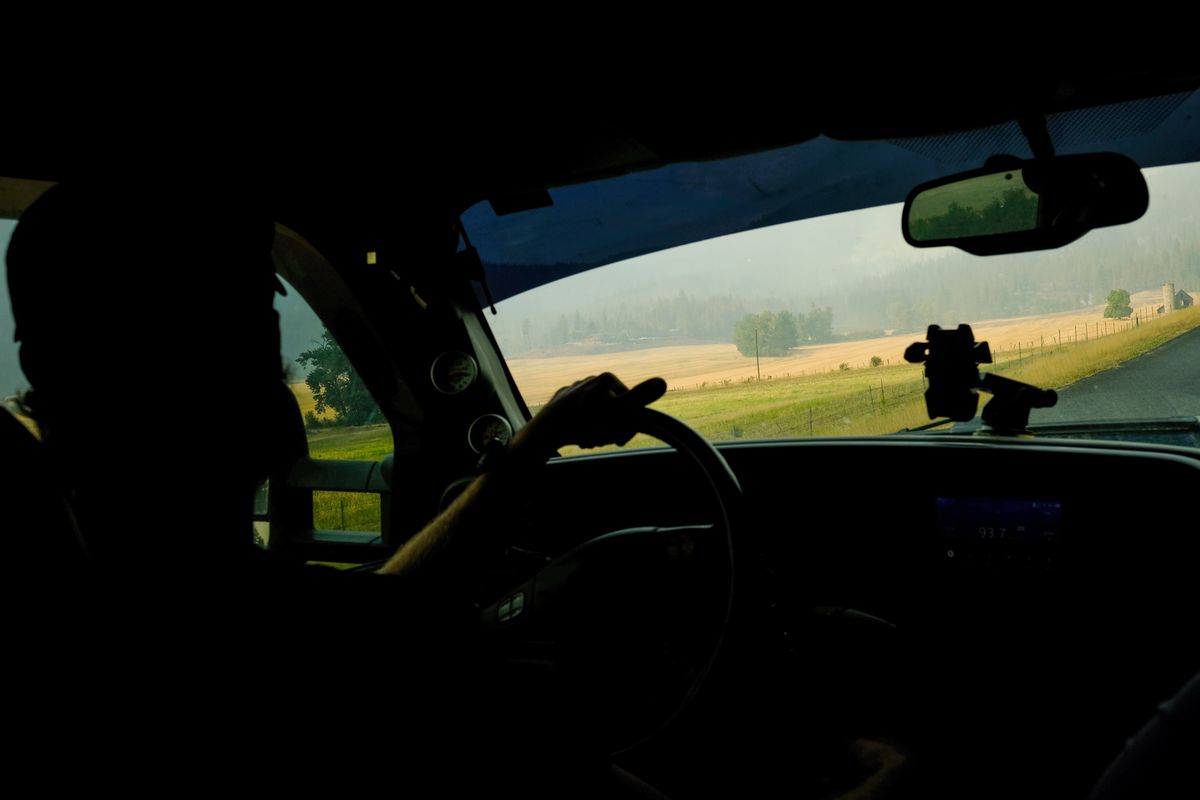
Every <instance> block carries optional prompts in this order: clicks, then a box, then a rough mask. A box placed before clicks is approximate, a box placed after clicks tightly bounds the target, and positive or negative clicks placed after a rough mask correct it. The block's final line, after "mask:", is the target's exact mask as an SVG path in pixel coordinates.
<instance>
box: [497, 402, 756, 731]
mask: <svg viewBox="0 0 1200 800" xmlns="http://www.w3.org/2000/svg"><path fill="white" fill-rule="evenodd" d="M636 429H637V432H638V433H644V434H647V435H650V436H653V437H655V438H657V439H659V440H661V441H663V442H664V443H666V444H667V445H669V446H671V447H672V448H673V449H674V450H675V451H676V453H678V454H679V455H680V456H681V457H682V459H683V460H684V461H685V462H689V463H691V464H692V465H693V468H692V469H693V471H698V472H699V475H700V476H702V478H703V482H704V483H705V484H706V485H707V489H708V494H709V496H710V497H711V498H712V500H713V506H714V509H715V512H716V519H715V520H714V523H713V524H712V525H707V526H697V525H690V526H677V527H670V528H661V527H641V528H626V529H621V530H616V531H610V532H608V533H605V534H602V535H600V536H597V537H594V538H592V539H590V540H588V541H586V542H584V543H583V544H581V545H579V546H577V547H575V548H572V549H571V550H570V551H568V552H567V553H564V554H563V555H562V556H559V557H558V558H556V559H554V560H553V561H551V562H550V563H549V564H547V565H546V566H545V567H543V568H542V569H541V570H539V572H538V573H537V575H536V576H534V578H532V579H531V580H529V581H527V582H526V583H525V584H522V586H520V587H517V588H516V589H514V590H512V591H510V592H508V593H506V594H505V595H504V597H503V598H502V599H501V600H499V601H498V602H496V603H494V604H493V605H492V606H490V607H488V608H487V609H484V611H483V617H482V619H483V624H484V629H485V631H487V632H489V633H490V634H491V635H492V636H493V637H494V639H495V640H498V643H499V644H500V646H501V647H502V648H504V647H510V648H512V652H510V653H509V654H508V661H509V662H510V664H521V665H522V667H523V668H530V667H531V666H532V668H533V672H532V673H530V674H531V675H532V676H535V677H534V679H533V681H532V682H531V687H533V686H537V689H538V691H545V685H547V684H551V685H554V687H555V690H553V691H551V692H550V695H551V697H550V698H549V699H548V707H553V708H555V709H558V711H556V712H554V713H556V714H557V715H559V716H566V713H567V712H564V711H562V709H564V708H571V707H572V704H580V703H581V700H580V698H581V697H585V696H587V697H590V696H592V695H593V694H594V695H596V698H597V699H594V700H593V701H592V702H591V703H590V704H589V703H588V702H586V701H583V702H582V705H583V706H588V707H589V709H588V710H585V711H584V712H583V714H582V715H583V716H584V717H588V716H594V717H596V719H590V720H587V719H585V720H583V721H580V722H579V724H578V725H577V727H579V728H587V729H588V734H589V735H588V736H587V737H586V738H587V740H588V741H587V744H588V745H590V746H592V747H597V748H600V749H603V750H604V751H605V752H607V753H610V754H614V755H615V754H617V753H620V752H623V751H627V750H630V749H632V748H634V747H637V746H638V745H640V744H643V743H645V742H646V741H648V740H649V739H651V738H654V737H655V736H657V735H658V734H659V733H660V732H661V731H662V730H663V729H665V728H667V727H668V726H669V725H670V724H671V722H672V721H673V720H674V719H676V718H677V717H678V716H679V715H680V714H681V713H682V712H683V711H684V710H685V709H686V708H687V707H688V705H690V703H691V702H692V700H693V698H694V697H695V696H696V694H697V692H698V691H699V690H700V688H701V685H702V684H703V683H704V681H705V679H706V678H707V676H708V674H709V672H710V671H711V670H712V667H713V664H714V663H715V662H716V661H717V658H718V656H719V653H720V651H721V649H722V644H723V643H724V640H725V635H726V632H727V629H728V627H729V620H730V616H731V614H732V609H733V602H734V594H735V593H734V540H735V536H734V533H733V532H734V530H735V529H736V528H737V527H738V524H739V523H738V521H739V518H740V514H741V505H742V490H741V485H740V484H739V482H738V480H737V477H736V475H734V473H733V470H732V469H730V467H729V464H728V463H727V462H726V461H725V459H724V457H723V456H721V454H720V452H718V451H717V449H716V448H715V447H713V445H712V444H711V443H710V442H708V440H706V439H704V437H702V436H701V435H700V434H699V433H697V432H696V431H695V430H694V429H693V428H691V427H690V426H688V425H687V424H686V423H684V422H682V421H680V420H678V419H676V418H674V417H671V416H669V415H667V414H664V413H662V412H659V411H656V410H653V409H642V410H640V411H639V414H638V417H637V420H636ZM656 569H663V570H664V574H665V573H666V572H670V573H671V575H672V578H678V576H679V575H683V576H684V577H683V583H682V585H687V586H688V587H690V588H691V589H695V588H697V587H707V589H708V591H706V592H705V593H704V594H705V595H711V594H712V592H711V589H712V587H711V583H712V581H713V580H716V579H717V578H714V577H713V576H714V575H719V576H720V577H719V579H720V580H721V582H722V583H723V587H724V588H723V591H721V592H720V593H719V595H720V596H719V597H709V598H708V599H707V600H703V601H702V602H698V603H697V604H696V609H697V610H696V612H695V613H696V615H697V618H699V617H701V616H703V615H704V614H705V613H709V614H711V615H712V618H713V620H714V627H715V630H712V631H709V634H711V635H710V636H705V635H704V634H701V635H700V636H699V637H698V638H699V639H702V640H704V641H703V642H700V641H695V642H693V641H691V640H690V639H689V640H688V641H687V647H686V648H684V649H686V650H688V651H689V653H688V655H687V656H685V657H684V656H677V655H676V656H674V660H675V661H680V660H686V661H687V663H686V664H684V665H682V666H680V669H681V671H683V672H686V673H688V677H687V678H686V686H680V687H679V689H681V691H678V692H672V693H670V697H672V698H673V697H676V696H677V697H678V699H677V701H675V700H664V704H669V705H673V708H672V709H671V710H670V711H669V712H665V713H664V709H663V708H658V709H657V713H656V714H655V716H656V717H661V718H656V719H655V720H654V721H653V724H649V722H648V721H643V722H642V724H639V723H638V720H637V715H636V714H635V715H633V718H634V722H631V723H630V724H629V725H628V727H627V728H624V727H623V726H619V725H618V726H617V728H618V729H621V733H622V735H619V736H618V735H617V733H616V731H609V730H608V729H607V728H605V727H604V725H603V724H601V723H611V722H614V721H615V720H612V719H604V718H606V717H612V716H615V714H614V710H613V709H614V707H616V708H627V707H628V706H629V705H630V702H631V701H628V700H627V698H626V697H625V695H623V694H621V693H620V692H619V691H618V690H616V689H614V690H612V693H610V694H605V693H603V692H601V691H599V689H600V688H605V687H604V684H607V683H608V682H609V681H610V676H611V675H612V674H614V673H616V674H620V671H619V670H615V671H610V672H607V673H605V674H604V675H600V672H599V671H600V670H601V667H600V665H597V664H591V663H586V664H585V663H582V662H588V661H590V660H591V657H595V656H596V655H597V654H604V655H611V653H606V651H603V648H602V647H600V646H599V645H600V643H602V642H603V641H605V639H604V636H603V635H599V636H597V631H599V630H602V629H603V630H604V631H605V632H607V633H609V634H610V635H611V634H614V633H615V634H616V635H617V636H618V637H619V635H620V634H621V633H622V632H623V631H624V628H623V624H628V623H629V622H630V619H631V617H632V614H631V616H630V617H625V618H623V617H621V615H620V613H619V611H618V612H617V613H615V614H610V613H609V612H610V611H612V606H611V605H610V604H607V603H606V604H605V605H604V614H603V616H604V619H603V620H602V621H599V622H597V620H596V619H593V618H592V617H593V615H592V614H590V613H585V612H581V610H580V608H579V606H578V605H576V606H574V607H573V606H572V604H573V603H578V601H579V598H580V596H581V595H585V594H587V593H589V592H592V591H595V590H596V587H597V586H600V587H607V591H609V592H617V593H619V594H622V595H624V596H630V595H636V594H637V590H636V589H631V588H630V587H631V586H633V585H636V584H637V583H638V580H642V581H645V580H646V579H647V578H652V579H655V580H657V578H658V574H657V573H656V572H654V570H656ZM639 573H640V574H639ZM631 575H632V577H631ZM693 583H694V585H693ZM663 584H664V587H665V586H672V587H674V586H676V585H677V583H672V582H671V579H668V578H667V577H664V578H663ZM683 594H686V592H683ZM648 596H652V600H653V602H655V603H664V604H667V605H670V604H672V603H673V604H675V605H678V604H679V598H677V597H674V596H673V595H670V594H669V593H668V592H667V591H665V589H663V590H659V589H658V588H657V587H651V588H650V589H649V591H648ZM616 605H620V603H619V602H618V603H616ZM685 605H686V604H685ZM594 610H595V609H591V608H588V609H587V611H588V612H592V611H594ZM621 610H633V609H632V607H630V609H625V608H624V607H622V609H621ZM653 610H655V611H657V610H658V609H653ZM675 610H678V609H675ZM688 610H689V611H690V610H691V607H688ZM668 616H669V613H668ZM639 621H640V620H639ZM695 621H698V620H693V621H692V622H693V623H694V622H695ZM685 622H687V620H685ZM589 623H590V625H589ZM667 627H668V630H666V631H665V632H664V634H663V635H664V636H666V637H667V638H668V639H669V637H670V636H672V635H676V634H677V633H678V632H677V631H676V630H673V629H670V628H671V626H667ZM678 627H679V628H683V629H688V630H689V631H690V630H692V629H693V628H695V629H697V630H698V629H699V627H697V626H695V625H692V626H689V625H686V624H684V625H680V626H678ZM678 635H681V636H686V634H678ZM589 636H596V637H597V641H596V642H588V643H587V644H585V645H584V646H583V647H582V648H581V650H582V652H574V651H573V650H572V647H571V646H564V642H570V643H571V644H572V645H574V646H578V645H580V643H581V641H583V640H586V639H588V637H589ZM633 637H635V634H632V633H631V638H633ZM665 641H666V640H664V642H665ZM589 645H591V646H589ZM669 649H670V648H669V647H668V646H667V645H666V644H665V643H664V650H668V651H669ZM701 650H703V651H704V652H703V653H702V654H701V652H700V651H701ZM631 651H635V648H634V646H633V645H631ZM671 658H672V654H670V653H668V655H666V656H664V659H671ZM563 659H566V662H567V663H566V664H564V661H563ZM572 659H574V661H572ZM600 660H601V661H602V662H603V663H604V664H605V665H606V667H607V664H608V662H607V661H605V660H604V659H603V658H602V659H600ZM653 666H654V667H657V666H658V665H653ZM676 666H678V665H677V664H675V663H672V665H671V668H672V669H673V668H674V667H676ZM538 667H541V670H540V671H538V669H537V668H538ZM589 670H590V671H589ZM650 671H651V665H647V672H650ZM666 671H670V669H668V670H666ZM581 676H582V677H581ZM616 680H618V681H619V680H620V679H619V678H618V679H616ZM572 681H576V682H577V683H578V685H574V686H570V687H565V686H564V685H563V684H569V683H571V682H572ZM647 682H648V683H652V679H650V678H647ZM614 697H616V698H618V699H617V700H615V701H614V700H613V698H614ZM598 698H603V700H602V699H598ZM622 701H625V702H624V704H622ZM650 705H653V704H650ZM589 712H590V713H589ZM588 723H596V724H595V726H594V727H593V726H591V725H589V724H588ZM609 733H611V734H612V735H605V734H609Z"/></svg>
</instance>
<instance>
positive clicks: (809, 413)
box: [808, 406, 813, 436]
mask: <svg viewBox="0 0 1200 800" xmlns="http://www.w3.org/2000/svg"><path fill="white" fill-rule="evenodd" d="M808 435H809V436H812V435H813V427H812V406H809V407H808Z"/></svg>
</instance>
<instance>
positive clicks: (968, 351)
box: [904, 324, 1058, 436]
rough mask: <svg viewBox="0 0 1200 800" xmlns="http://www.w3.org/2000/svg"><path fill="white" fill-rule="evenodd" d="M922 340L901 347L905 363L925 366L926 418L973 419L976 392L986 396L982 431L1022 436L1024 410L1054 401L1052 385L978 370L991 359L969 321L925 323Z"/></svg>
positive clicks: (1025, 425)
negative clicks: (950, 326)
mask: <svg viewBox="0 0 1200 800" xmlns="http://www.w3.org/2000/svg"><path fill="white" fill-rule="evenodd" d="M925 338H926V340H927V341H924V342H913V343H912V344H910V345H909V346H908V347H907V348H906V349H905V350H904V360H905V361H907V362H909V363H910V364H922V363H923V364H925V377H926V379H928V381H929V388H928V389H926V390H925V407H926V409H927V410H928V411H929V418H930V419H936V418H937V417H947V418H949V419H952V420H954V421H956V422H967V421H969V420H972V419H974V418H975V414H976V412H977V411H978V409H979V390H981V389H982V390H983V391H985V392H987V393H988V394H990V395H992V399H991V400H990V401H989V402H988V404H987V405H986V406H984V408H983V415H982V417H983V423H984V425H985V426H986V432H987V433H991V434H1001V435H1009V436H1016V435H1021V434H1028V432H1029V431H1028V427H1029V412H1030V411H1031V410H1032V409H1035V408H1050V407H1051V406H1053V405H1054V404H1055V403H1057V402H1058V394H1057V393H1056V392H1055V391H1054V390H1053V389H1039V388H1037V387H1036V386H1030V385H1029V384H1028V383H1021V382H1020V381H1014V380H1012V379H1011V378H1004V377H1001V376H999V375H994V374H992V373H981V372H980V371H979V365H980V364H991V363H992V351H991V349H990V348H989V347H988V343H987V342H976V341H975V334H974V332H972V330H971V326H970V325H965V324H964V325H959V326H958V328H956V329H954V330H943V329H942V328H940V327H938V326H937V325H930V326H929V330H928V331H927V332H926V334H925Z"/></svg>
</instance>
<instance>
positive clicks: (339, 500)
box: [338, 497, 346, 530]
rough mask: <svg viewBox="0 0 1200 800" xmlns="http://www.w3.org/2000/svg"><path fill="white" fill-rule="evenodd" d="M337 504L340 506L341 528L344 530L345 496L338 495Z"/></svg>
mask: <svg viewBox="0 0 1200 800" xmlns="http://www.w3.org/2000/svg"><path fill="white" fill-rule="evenodd" d="M338 505H339V506H341V508H342V527H341V530H346V498H344V497H339V498H338Z"/></svg>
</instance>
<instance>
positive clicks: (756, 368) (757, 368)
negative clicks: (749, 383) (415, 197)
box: [754, 328, 762, 381]
mask: <svg viewBox="0 0 1200 800" xmlns="http://www.w3.org/2000/svg"><path fill="white" fill-rule="evenodd" d="M754 371H755V372H757V373H758V379H759V380H760V381H761V380H762V364H760V363H758V328H755V329H754Z"/></svg>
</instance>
